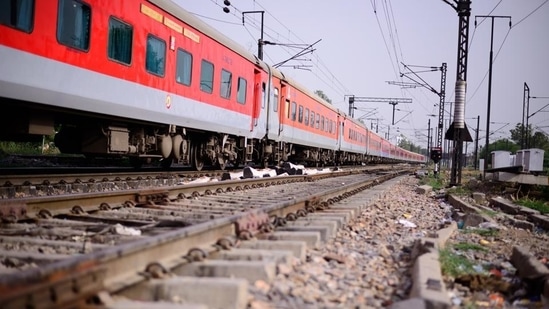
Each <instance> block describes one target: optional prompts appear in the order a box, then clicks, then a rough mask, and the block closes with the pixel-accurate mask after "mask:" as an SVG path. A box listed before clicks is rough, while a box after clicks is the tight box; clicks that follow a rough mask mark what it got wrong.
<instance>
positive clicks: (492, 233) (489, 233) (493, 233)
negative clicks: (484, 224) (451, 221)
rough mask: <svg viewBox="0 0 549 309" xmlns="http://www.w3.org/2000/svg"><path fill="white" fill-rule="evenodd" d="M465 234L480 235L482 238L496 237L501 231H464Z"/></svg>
mask: <svg viewBox="0 0 549 309" xmlns="http://www.w3.org/2000/svg"><path fill="white" fill-rule="evenodd" d="M463 233H471V234H478V235H480V236H482V237H490V236H496V235H497V234H498V233H499V231H498V230H490V229H467V230H463Z"/></svg>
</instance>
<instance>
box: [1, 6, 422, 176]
mask: <svg viewBox="0 0 549 309" xmlns="http://www.w3.org/2000/svg"><path fill="white" fill-rule="evenodd" d="M0 61H1V72H0V104H2V108H3V109H4V110H9V111H11V112H10V113H3V114H2V115H0V129H1V130H0V138H1V139H3V140H28V139H32V138H33V137H36V136H41V135H50V134H52V133H53V132H54V131H57V134H56V137H55V143H56V145H57V146H58V147H59V149H61V151H63V152H69V153H84V154H87V155H122V156H128V157H130V158H132V159H133V160H134V162H135V163H136V164H139V162H141V161H142V160H144V159H150V158H157V159H162V162H163V164H164V165H165V166H169V165H170V164H171V163H172V162H173V161H177V162H179V163H183V164H191V165H193V166H195V167H196V168H197V169H201V168H202V167H203V166H204V164H208V165H217V166H219V167H221V168H224V167H225V166H226V165H227V164H242V163H246V162H250V161H254V162H256V163H276V162H279V161H282V160H291V161H295V162H306V163H311V164H314V163H333V162H340V163H343V162H360V161H364V160H365V159H366V158H368V157H373V156H375V157H378V158H384V157H385V158H388V157H391V156H392V157H393V158H392V159H400V160H404V159H405V158H402V157H401V156H400V155H394V154H393V155H391V153H390V150H389V147H390V146H389V145H388V142H387V141H385V140H383V141H382V142H381V144H380V145H379V146H378V142H377V140H376V141H370V137H371V136H372V135H371V133H370V132H369V131H368V130H367V129H366V128H365V126H364V125H362V124H360V123H357V122H356V121H353V120H351V119H349V118H347V116H346V115H345V114H344V113H343V112H341V111H339V110H337V109H335V108H334V107H333V106H331V105H330V104H328V103H326V102H324V101H323V100H322V99H320V98H318V97H317V96H316V95H314V94H312V93H310V92H309V91H308V90H307V89H305V88H304V87H301V86H299V85H298V84H297V83H295V82H294V81H292V80H290V79H288V78H286V77H285V76H284V75H283V74H282V73H281V72H280V71H277V70H275V69H273V68H271V67H270V66H268V65H266V64H265V63H263V62H262V61H260V60H259V59H257V58H256V57H255V56H254V55H252V54H250V53H248V52H247V51H246V50H244V49H243V48H242V47H240V46H239V45H238V44H236V43H234V42H233V41H231V40H230V39H228V38H227V37H225V36H223V35H221V34H220V33H219V32H217V31H216V30H214V29H212V28H211V27H209V26H208V25H206V24H205V23H203V22H201V21H200V20H198V19H197V18H195V17H194V16H192V15H191V14H189V13H188V12H186V11H185V10H184V9H182V8H180V7H179V6H178V5H176V4H175V3H173V2H171V1H169V0H149V1H146V0H125V1H110V0H85V1H80V0H16V1H1V2H0ZM385 144H387V145H385ZM370 147H372V148H371V149H370ZM398 157H401V158H398ZM412 161H416V159H415V158H412Z"/></svg>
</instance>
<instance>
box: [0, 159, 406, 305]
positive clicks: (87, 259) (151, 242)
mask: <svg viewBox="0 0 549 309" xmlns="http://www.w3.org/2000/svg"><path fill="white" fill-rule="evenodd" d="M406 172H409V170H399V171H392V172H387V171H386V172H378V173H371V172H364V171H362V172H359V171H357V170H353V171H347V172H345V171H339V172H336V173H327V174H318V175H309V176H305V175H300V176H287V177H276V178H258V179H247V180H239V181H222V182H215V183H202V184H191V185H184V186H181V185H174V186H166V187H159V188H154V189H150V190H143V189H132V190H124V191H113V192H100V193H86V194H72V195H64V196H53V197H35V198H28V199H11V200H9V203H6V202H4V203H3V205H2V207H3V208H4V209H6V208H7V207H10V209H11V213H15V214H17V215H15V216H13V217H12V218H10V219H11V223H3V224H2V225H1V228H0V244H2V248H1V249H0V250H1V251H0V256H1V257H2V261H1V262H2V268H0V273H3V274H2V276H0V304H2V305H0V308H63V307H66V308H71V307H80V306H82V305H84V304H86V303H87V301H89V299H90V297H92V296H96V295H99V294H100V293H101V292H103V291H107V292H108V293H119V292H121V291H125V290H127V289H129V287H132V286H136V285H138V284H139V283H142V282H143V281H146V280H147V279H150V278H156V277H163V276H165V275H166V273H169V272H170V270H172V269H174V268H178V267H182V265H185V264H189V263H191V262H193V261H201V260H203V259H204V258H206V257H208V256H210V255H212V254H214V253H216V252H219V251H221V250H224V249H230V248H232V247H235V246H236V245H237V244H238V243H239V241H243V240H248V239H252V238H262V237H271V236H272V235H274V234H276V233H278V232H280V231H281V230H286V231H292V230H295V225H296V224H298V223H297V222H296V220H297V219H298V218H300V217H306V216H307V215H308V214H310V213H313V212H315V211H318V210H324V209H326V208H329V207H330V205H331V204H334V203H337V202H338V201H340V200H342V199H343V198H344V197H348V196H350V195H352V194H355V193H357V192H360V191H362V190H365V189H367V188H369V187H371V186H373V185H375V184H378V183H380V182H383V181H385V180H387V179H390V178H393V177H395V176H397V175H399V174H401V173H406ZM4 221H10V220H4ZM311 228H312V230H315V227H311ZM303 229H306V228H303V227H300V228H299V229H298V230H303ZM265 235H267V236H265ZM269 235H270V236H269ZM273 237H274V236H273Z"/></svg>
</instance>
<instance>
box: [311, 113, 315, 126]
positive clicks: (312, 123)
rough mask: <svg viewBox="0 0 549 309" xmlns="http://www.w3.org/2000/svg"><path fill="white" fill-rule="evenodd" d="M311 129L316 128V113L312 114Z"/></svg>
mask: <svg viewBox="0 0 549 309" xmlns="http://www.w3.org/2000/svg"><path fill="white" fill-rule="evenodd" d="M311 127H313V128H314V127H315V112H311Z"/></svg>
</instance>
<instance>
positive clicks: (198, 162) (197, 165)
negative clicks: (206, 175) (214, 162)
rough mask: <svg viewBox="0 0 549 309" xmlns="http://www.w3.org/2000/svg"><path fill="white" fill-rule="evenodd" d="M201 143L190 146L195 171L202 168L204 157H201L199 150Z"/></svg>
mask: <svg viewBox="0 0 549 309" xmlns="http://www.w3.org/2000/svg"><path fill="white" fill-rule="evenodd" d="M201 146H202V145H194V146H192V148H191V156H192V164H193V168H194V169H196V170H197V171H201V170H202V168H204V159H202V152H201V151H200V149H201Z"/></svg>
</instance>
